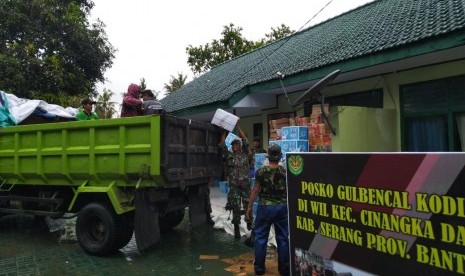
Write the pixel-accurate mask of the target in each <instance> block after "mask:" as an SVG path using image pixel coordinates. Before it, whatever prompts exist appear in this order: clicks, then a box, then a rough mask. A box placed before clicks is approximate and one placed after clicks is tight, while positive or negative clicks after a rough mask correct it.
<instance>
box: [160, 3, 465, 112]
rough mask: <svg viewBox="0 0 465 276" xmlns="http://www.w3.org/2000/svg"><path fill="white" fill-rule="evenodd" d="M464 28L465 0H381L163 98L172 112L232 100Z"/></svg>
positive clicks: (232, 62)
mask: <svg viewBox="0 0 465 276" xmlns="http://www.w3.org/2000/svg"><path fill="white" fill-rule="evenodd" d="M464 31H465V0H378V1H374V2H371V3H369V4H366V5H364V6H362V7H359V8H357V9H354V10H352V11H349V12H347V13H345V14H342V15H339V16H337V17H335V18H332V19H330V20H328V21H325V22H323V23H320V24H318V25H315V26H313V27H310V28H308V29H306V30H303V31H301V32H299V33H296V34H294V35H292V36H290V37H288V38H284V39H281V40H279V41H276V42H274V43H271V44H269V45H266V46H264V47H262V48H259V49H257V50H254V51H252V52H250V53H247V54H244V55H242V56H239V57H237V58H235V59H233V60H230V61H227V62H225V63H223V64H220V65H218V66H216V67H214V68H212V69H211V70H210V71H209V72H207V73H205V74H203V75H201V76H200V77H198V78H196V79H194V80H193V81H191V82H189V83H187V84H185V85H184V86H183V87H182V88H181V89H179V90H178V91H176V92H174V93H171V94H170V95H168V96H167V97H165V98H164V99H162V103H163V105H164V106H165V108H166V109H167V111H169V112H173V111H180V110H183V109H187V108H192V107H199V106H202V105H207V104H212V103H215V102H223V101H227V100H228V99H229V98H231V97H232V96H233V95H234V94H235V93H237V92H238V91H240V90H241V89H242V88H245V87H247V86H251V85H254V84H258V83H263V82H266V81H269V80H273V79H276V77H277V75H276V72H278V71H280V72H282V73H284V74H285V75H286V76H290V75H293V74H296V73H299V72H303V71H309V70H315V69H318V68H321V67H323V66H327V65H331V64H335V63H339V62H342V61H347V60H351V59H354V58H358V57H362V56H366V55H372V54H375V53H379V52H383V51H389V50H393V49H396V48H400V47H405V46H406V45H408V44H414V43H416V42H419V41H422V40H427V39H431V38H436V37H440V36H441V35H444V34H449V33H453V32H462V33H463V32H464Z"/></svg>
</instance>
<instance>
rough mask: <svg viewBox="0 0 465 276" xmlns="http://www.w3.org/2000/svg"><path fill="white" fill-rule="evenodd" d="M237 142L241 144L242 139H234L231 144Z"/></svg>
mask: <svg viewBox="0 0 465 276" xmlns="http://www.w3.org/2000/svg"><path fill="white" fill-rule="evenodd" d="M235 144H237V145H241V140H239V139H234V140H233V141H232V142H231V145H235Z"/></svg>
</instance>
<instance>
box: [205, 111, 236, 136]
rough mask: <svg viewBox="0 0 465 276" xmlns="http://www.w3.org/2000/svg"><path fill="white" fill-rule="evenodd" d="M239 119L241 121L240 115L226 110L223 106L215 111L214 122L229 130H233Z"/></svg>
mask: <svg viewBox="0 0 465 276" xmlns="http://www.w3.org/2000/svg"><path fill="white" fill-rule="evenodd" d="M237 121H239V117H237V116H236V115H233V114H231V113H229V112H227V111H224V110H223V109H221V108H218V109H217V110H216V112H215V116H213V119H212V124H214V125H217V126H219V127H221V128H224V129H226V130H228V131H233V130H234V127H235V126H236V124H237Z"/></svg>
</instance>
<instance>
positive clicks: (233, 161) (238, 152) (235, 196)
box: [221, 126, 250, 239]
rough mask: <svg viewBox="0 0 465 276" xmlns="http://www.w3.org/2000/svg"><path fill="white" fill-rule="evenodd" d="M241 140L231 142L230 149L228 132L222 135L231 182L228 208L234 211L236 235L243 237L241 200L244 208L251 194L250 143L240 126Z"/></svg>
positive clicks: (233, 220)
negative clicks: (228, 146) (226, 142)
mask: <svg viewBox="0 0 465 276" xmlns="http://www.w3.org/2000/svg"><path fill="white" fill-rule="evenodd" d="M237 129H238V130H239V134H240V137H241V138H242V146H241V141H240V140H239V139H235V140H233V141H232V142H231V149H232V151H229V150H228V148H227V147H226V144H225V142H224V141H225V139H226V132H223V134H222V137H221V144H222V146H223V156H224V159H225V163H226V166H227V177H228V182H229V187H230V189H229V193H228V196H227V200H228V202H227V204H226V206H227V209H230V210H231V211H232V213H233V219H232V224H233V225H234V237H235V238H237V239H240V238H241V232H240V228H239V225H240V223H241V202H242V206H243V207H244V209H246V208H247V206H248V204H249V201H248V200H249V196H250V177H249V172H250V166H249V159H248V152H249V143H248V141H247V136H246V135H245V133H244V132H243V131H242V129H241V128H240V127H239V126H238V127H237Z"/></svg>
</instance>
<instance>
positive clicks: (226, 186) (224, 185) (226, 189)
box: [220, 181, 229, 194]
mask: <svg viewBox="0 0 465 276" xmlns="http://www.w3.org/2000/svg"><path fill="white" fill-rule="evenodd" d="M220 192H221V193H223V194H227V193H229V183H228V181H220Z"/></svg>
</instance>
